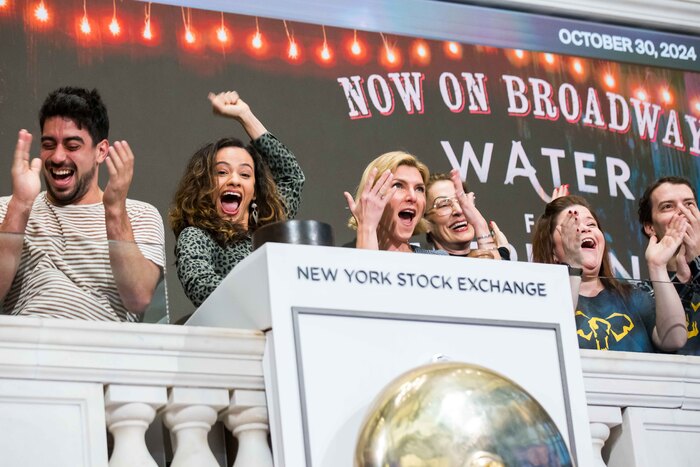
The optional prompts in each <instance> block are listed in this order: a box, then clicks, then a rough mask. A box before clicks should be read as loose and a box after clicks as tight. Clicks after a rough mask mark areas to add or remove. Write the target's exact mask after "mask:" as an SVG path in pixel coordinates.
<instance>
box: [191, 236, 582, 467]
mask: <svg viewBox="0 0 700 467" xmlns="http://www.w3.org/2000/svg"><path fill="white" fill-rule="evenodd" d="M571 310H572V304H571V294H570V290H569V280H568V275H567V273H566V269H565V268H564V267H561V266H552V265H541V264H530V263H517V262H507V261H487V260H480V259H468V258H452V257H442V256H433V255H420V254H406V253H394V252H376V251H363V250H352V249H344V248H328V247H310V246H303V245H281V244H266V245H265V246H263V247H262V248H261V249H259V250H258V251H256V252H254V253H253V254H252V255H251V256H250V257H248V258H246V259H245V260H244V261H243V262H242V263H241V264H239V265H238V266H237V267H236V268H235V269H234V271H232V273H231V274H230V275H229V276H228V277H227V278H226V279H225V280H224V282H223V283H222V285H221V286H220V287H219V288H218V289H217V290H216V291H215V292H214V293H213V294H212V295H211V296H210V297H209V299H208V300H207V301H206V302H205V303H204V304H203V305H202V306H201V307H200V308H199V309H198V310H197V312H196V313H195V314H194V316H193V317H192V319H191V320H190V322H188V324H201V325H209V326H212V325H213V326H231V327H254V328H257V329H263V330H270V329H271V331H269V332H268V334H267V335H268V346H267V350H266V355H265V361H264V365H265V384H266V389H267V397H268V406H269V409H270V418H271V420H270V421H271V430H272V438H273V452H274V457H275V464H276V465H278V466H288V467H296V466H301V465H306V466H309V467H310V466H314V467H343V466H351V465H352V459H353V454H354V449H355V443H356V440H357V435H358V433H359V430H360V426H361V423H362V421H363V419H364V416H365V413H366V411H367V409H368V406H369V405H370V404H371V402H372V401H373V399H374V397H375V396H376V395H377V394H378V393H379V391H380V390H381V389H382V388H383V387H384V386H385V385H387V384H388V383H389V382H390V381H391V380H392V379H394V378H395V377H396V376H398V375H399V374H401V373H403V372H405V371H407V370H409V369H411V368H414V367H416V366H419V365H423V364H426V363H429V362H431V361H432V360H433V359H434V358H436V357H438V356H441V357H440V358H446V359H450V360H454V361H463V362H467V363H475V364H478V365H481V366H485V367H487V368H490V369H492V370H495V371H497V372H499V373H501V374H503V375H504V376H506V377H508V378H510V379H512V380H514V381H515V382H517V383H518V384H519V385H520V386H522V387H523V388H524V389H526V390H527V391H528V392H529V393H530V394H531V395H533V396H534V397H535V398H536V399H537V400H538V401H539V402H540V404H542V406H543V407H544V408H545V410H547V412H548V413H549V415H550V416H551V417H552V419H553V420H554V421H555V423H556V424H557V426H558V428H559V430H560V431H561V433H562V435H563V437H564V439H565V440H566V442H567V444H568V446H569V447H570V449H571V453H572V457H573V459H574V461H575V462H576V465H579V466H587V465H591V464H592V462H593V460H592V452H591V447H590V446H591V443H590V433H589V427H588V416H587V406H586V401H585V395H584V390H583V378H582V375H581V365H580V360H579V352H578V343H577V339H576V327H575V323H574V316H573V313H572V312H571Z"/></svg>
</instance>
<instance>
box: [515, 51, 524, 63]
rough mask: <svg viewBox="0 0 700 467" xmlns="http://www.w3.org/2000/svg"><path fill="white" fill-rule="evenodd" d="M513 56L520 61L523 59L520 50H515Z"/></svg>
mask: <svg viewBox="0 0 700 467" xmlns="http://www.w3.org/2000/svg"><path fill="white" fill-rule="evenodd" d="M515 56H516V57H518V58H519V59H521V60H522V59H523V57H525V52H523V51H522V50H520V49H515Z"/></svg>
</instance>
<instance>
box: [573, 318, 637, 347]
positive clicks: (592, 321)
mask: <svg viewBox="0 0 700 467" xmlns="http://www.w3.org/2000/svg"><path fill="white" fill-rule="evenodd" d="M576 316H583V317H584V318H586V321H585V322H584V323H583V325H582V327H581V329H577V330H576V333H577V334H578V335H579V336H581V337H583V338H584V339H586V340H587V341H590V340H591V339H595V343H596V348H597V349H598V350H608V348H609V347H608V339H609V337H610V335H611V334H612V336H613V337H614V338H615V341H617V342H620V341H621V340H622V339H623V338H624V337H625V336H626V335H627V333H628V332H630V331H631V330H632V329H633V328H634V323H633V322H632V320H631V319H630V317H629V316H627V315H625V314H622V313H613V314H611V315H610V316H608V317H607V318H598V317H593V318H589V317H588V316H586V314H585V313H584V312H582V311H580V310H577V311H576Z"/></svg>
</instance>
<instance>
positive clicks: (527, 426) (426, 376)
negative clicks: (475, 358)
mask: <svg viewBox="0 0 700 467" xmlns="http://www.w3.org/2000/svg"><path fill="white" fill-rule="evenodd" d="M572 465H573V461H572V459H571V455H570V454H569V451H568V449H567V447H566V443H565V442H564V439H563V437H562V436H561V433H560V432H559V430H558V429H557V427H556V425H555V424H554V422H553V421H552V419H551V418H550V416H549V415H548V414H547V412H546V411H545V410H544V409H543V408H542V406H541V405H540V404H539V403H538V402H537V401H536V400H535V399H534V398H533V397H532V396H531V395H530V394H528V393H527V392H526V391H525V390H524V389H523V388H521V387H520V386H518V385H517V384H516V383H514V382H513V381H511V380H509V379H508V378H505V377H504V376H501V375H499V374H497V373H495V372H493V371H491V370H489V369H487V368H483V367H480V366H477V365H472V364H467V363H460V362H442V363H434V364H430V365H425V366H421V367H418V368H414V369H412V370H410V371H408V372H406V373H404V374H402V375H401V376H399V377H397V378H396V379H395V380H394V381H392V382H391V383H389V385H388V386H386V387H385V388H384V389H383V390H382V392H381V393H380V394H379V396H377V398H376V399H375V401H374V403H373V404H372V406H371V408H370V410H369V412H368V414H367V416H366V418H365V421H364V423H363V425H362V428H361V430H360V434H359V438H358V441H357V446H356V448H355V466H356V467H375V466H376V467H501V466H510V467H515V466H518V467H522V466H525V467H540V466H541V467H544V466H547V467H549V466H556V467H560V466H561V467H563V466H572Z"/></svg>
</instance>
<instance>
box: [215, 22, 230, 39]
mask: <svg viewBox="0 0 700 467" xmlns="http://www.w3.org/2000/svg"><path fill="white" fill-rule="evenodd" d="M216 38H217V39H219V42H228V32H227V31H226V28H225V27H223V26H222V27H220V28H219V29H217V30H216Z"/></svg>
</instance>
